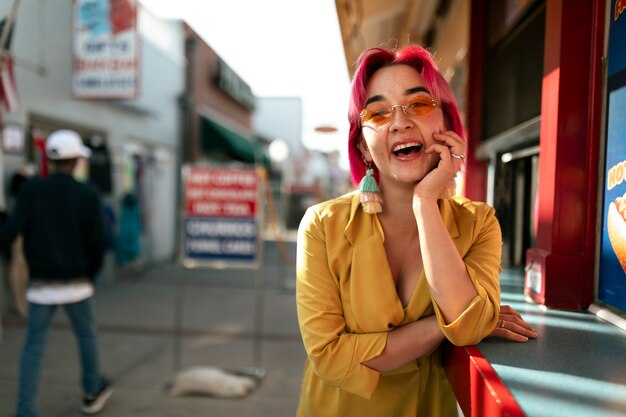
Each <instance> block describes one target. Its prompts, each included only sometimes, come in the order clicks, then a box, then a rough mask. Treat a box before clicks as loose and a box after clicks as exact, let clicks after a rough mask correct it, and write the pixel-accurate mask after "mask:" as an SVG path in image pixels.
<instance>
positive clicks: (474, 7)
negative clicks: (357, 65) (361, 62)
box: [336, 0, 626, 312]
mask: <svg viewBox="0 0 626 417" xmlns="http://www.w3.org/2000/svg"><path fill="white" fill-rule="evenodd" d="M622 3H623V2H620V1H615V0H607V1H604V0H599V1H565V0H519V1H512V2H511V1H506V2H502V1H496V0H472V1H464V0H438V1H426V0H421V1H420V0H394V1H383V0H381V1H361V0H336V6H337V13H338V19H339V22H340V27H341V33H342V37H343V43H344V50H345V54H346V64H347V67H348V68H352V65H353V63H354V61H355V60H356V58H357V56H358V53H359V52H360V51H362V50H363V49H364V48H365V47H371V46H377V45H386V46H391V47H393V46H402V45H405V44H407V43H408V42H417V43H421V44H423V45H425V46H427V47H429V48H431V49H432V50H433V52H435V57H436V59H437V60H438V64H439V65H440V69H441V70H442V72H443V73H444V75H445V76H446V77H447V79H448V80H449V81H450V83H451V84H452V86H453V89H454V90H455V93H456V95H457V100H458V101H459V104H460V107H461V109H462V111H463V115H464V121H465V126H466V128H467V136H468V143H469V152H468V159H467V172H466V176H465V178H464V181H463V184H464V190H463V194H464V195H466V196H468V197H469V198H472V199H476V200H483V201H487V202H488V203H490V204H492V205H493V206H494V207H495V208H496V210H497V216H498V218H499V220H500V223H501V226H502V232H503V239H504V248H503V263H504V265H505V266H510V267H518V268H525V269H526V270H527V272H526V296H527V297H529V298H532V299H533V300H535V301H536V302H538V303H541V304H544V305H546V306H549V307H555V308H563V309H573V310H580V309H583V308H586V307H587V306H589V305H590V304H591V303H592V302H596V303H599V304H602V305H605V304H606V305H607V306H608V307H609V308H611V309H616V311H618V312H619V311H622V312H623V311H624V306H623V305H622V306H620V305H618V303H615V302H614V301H613V302H610V301H609V300H608V299H607V294H613V296H612V297H611V299H613V300H615V299H617V298H616V297H618V296H619V297H621V299H625V298H626V284H625V283H626V273H624V272H623V270H621V269H620V268H613V267H610V271H611V273H610V274H611V276H612V277H615V276H616V274H617V275H620V276H619V277H618V279H612V280H611V279H610V278H609V279H608V282H610V284H608V285H609V286H610V289H609V290H608V292H607V291H605V292H604V293H603V290H602V288H603V285H602V279H599V274H600V275H601V274H602V271H608V270H609V269H607V267H606V266H605V267H603V265H605V264H606V262H610V263H611V264H616V265H618V267H619V262H618V259H617V255H616V253H613V252H616V251H614V250H612V249H611V248H615V245H613V246H611V245H609V244H608V243H607V242H608V240H609V232H608V231H607V226H606V225H605V223H606V222H605V220H604V219H605V218H606V217H607V216H608V215H609V206H610V205H609V204H606V208H605V209H603V208H602V205H601V203H600V201H601V200H602V199H603V198H604V195H605V190H604V189H606V188H607V187H605V186H604V185H605V182H606V181H607V178H608V177H609V170H610V169H611V168H612V167H613V168H615V169H614V170H613V174H614V176H615V175H617V174H618V173H617V170H618V168H616V167H618V165H619V166H622V165H620V163H621V162H620V161H622V160H624V159H626V157H625V155H623V152H621V151H620V150H619V149H618V148H615V147H613V148H610V147H609V148H610V149H609V148H606V152H610V153H615V152H617V153H618V154H619V155H621V156H618V155H611V157H612V158H611V161H612V162H610V161H608V158H609V155H608V154H606V156H605V146H606V141H607V138H606V136H607V133H606V132H607V126H606V124H605V120H606V115H607V114H606V112H605V111H606V108H607V107H608V108H609V109H611V111H612V112H613V115H614V116H613V117H614V119H612V120H618V119H617V117H618V116H615V115H616V114H617V113H618V112H620V109H623V106H622V107H620V106H621V104H619V100H618V99H619V94H618V93H616V91H618V90H619V88H621V86H622V85H623V82H621V81H620V80H622V81H623V79H624V75H623V73H624V68H621V67H619V65H617V66H616V64H615V61H616V60H619V59H620V58H617V57H620V56H621V57H623V56H626V54H625V53H624V46H623V42H618V41H616V39H617V38H619V37H620V36H621V39H623V33H624V32H623V27H624V26H625V24H624V23H623V20H624V19H625V18H624V17H623V16H624V15H626V14H623V13H622V11H623V9H624V6H623V5H622ZM609 45H611V47H612V48H613V53H612V54H611V53H608V54H607V52H606V51H607V50H609V49H610V48H609ZM611 61H613V62H611ZM607 65H608V68H613V69H614V71H613V73H612V74H608V75H607V72H606V71H607ZM612 65H613V67H612ZM620 77H621V78H620ZM605 90H608V93H609V94H613V96H611V97H612V100H613V101H611V100H609V96H607V95H606V94H605ZM612 92H613V93H612ZM611 106H613V107H611ZM609 116H610V115H609ZM621 117H622V118H623V112H622V113H621ZM609 125H610V126H609V130H610V129H611V128H613V137H614V138H616V137H620V135H621V138H622V141H623V137H624V136H623V134H624V133H623V132H624V131H623V129H622V127H621V126H622V125H621V124H619V123H617V122H615V123H613V125H611V124H610V121H609ZM620 129H621V130H620ZM615 142H616V139H614V143H615ZM609 145H610V144H609ZM620 152H621V153H620ZM620 158H621V159H620ZM605 159H606V161H607V163H608V164H605ZM611 164H612V165H611ZM605 165H606V166H605ZM604 168H606V169H604ZM618 176H619V175H618ZM620 184H621V182H620ZM617 188H619V187H617ZM606 191H608V190H606ZM623 191H624V190H622V191H619V190H618V189H616V190H613V191H611V193H612V195H613V194H614V195H613V197H612V198H613V199H614V200H616V199H617V197H618V194H619V193H620V192H621V193H622V194H623ZM620 196H621V194H620ZM607 201H608V200H607ZM616 201H617V200H616ZM614 217H615V216H614ZM618 245H619V244H618ZM606 248H608V249H606ZM605 249H606V250H605ZM607 252H608V253H607ZM599 271H600V273H599ZM615 271H617V272H615ZM622 274H623V275H622ZM604 280H605V281H607V279H606V278H604ZM617 282H619V283H620V284H619V285H618V284H617ZM597 286H599V289H597V290H596V289H595V288H596V287H597ZM618 293H619V294H618ZM603 294H604V295H603ZM606 301H609V302H608V303H605V302H606ZM614 311H615V310H614Z"/></svg>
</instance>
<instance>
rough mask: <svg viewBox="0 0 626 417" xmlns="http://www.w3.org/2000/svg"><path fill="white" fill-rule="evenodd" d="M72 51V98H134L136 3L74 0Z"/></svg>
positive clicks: (136, 86) (136, 87) (130, 0)
mask: <svg viewBox="0 0 626 417" xmlns="http://www.w3.org/2000/svg"><path fill="white" fill-rule="evenodd" d="M73 52H74V76H73V80H72V84H73V87H72V89H73V92H74V96H75V97H77V98H106V99H133V98H136V97H137V94H138V91H139V75H138V74H139V53H140V45H139V40H138V35H137V0H74V42H73Z"/></svg>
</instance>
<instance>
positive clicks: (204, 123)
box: [200, 116, 270, 167]
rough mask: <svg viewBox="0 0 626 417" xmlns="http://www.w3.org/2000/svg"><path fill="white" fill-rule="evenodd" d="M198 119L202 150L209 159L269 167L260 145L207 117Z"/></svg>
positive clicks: (264, 151) (267, 157)
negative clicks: (199, 121)
mask: <svg viewBox="0 0 626 417" xmlns="http://www.w3.org/2000/svg"><path fill="white" fill-rule="evenodd" d="M200 117H201V132H202V150H203V151H204V153H205V155H207V156H208V157H209V159H213V160H218V161H228V160H236V161H241V162H245V163H249V164H262V165H264V166H266V167H269V166H270V158H269V155H268V153H267V150H266V149H265V148H264V147H263V146H262V145H261V143H259V142H258V141H256V140H255V139H253V138H251V137H245V136H242V135H241V134H239V133H237V132H235V131H233V130H231V129H229V128H227V127H226V126H224V125H222V124H220V123H218V122H216V121H215V120H211V119H209V118H208V117H205V116H200Z"/></svg>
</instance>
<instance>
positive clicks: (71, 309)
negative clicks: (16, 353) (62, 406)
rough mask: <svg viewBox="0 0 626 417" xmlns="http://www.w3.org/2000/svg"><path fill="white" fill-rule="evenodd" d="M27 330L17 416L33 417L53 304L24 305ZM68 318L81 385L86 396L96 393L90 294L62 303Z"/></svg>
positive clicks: (98, 380)
mask: <svg viewBox="0 0 626 417" xmlns="http://www.w3.org/2000/svg"><path fill="white" fill-rule="evenodd" d="M28 306H29V309H28V330H27V333H26V341H25V343H24V349H23V351H22V361H21V364H20V386H19V393H18V400H17V417H35V416H37V415H38V411H37V404H36V402H37V401H36V400H37V388H38V385H39V376H40V374H41V362H42V359H43V352H44V347H45V344H46V338H47V336H48V328H49V327H50V322H51V321H52V317H53V316H54V313H55V311H56V308H57V307H58V306H57V305H43V304H34V303H29V304H28ZM62 307H63V308H64V309H65V313H66V314H67V316H68V317H69V319H70V322H71V324H72V330H73V331H74V335H75V336H76V341H77V343H78V350H79V352H80V365H81V370H82V378H81V385H82V388H83V392H84V393H85V394H87V395H94V394H97V393H98V391H99V390H100V388H101V385H102V378H101V376H100V372H99V370H98V347H97V333H96V326H95V321H94V315H93V304H92V297H90V298H87V299H86V300H83V301H79V302H77V303H72V304H62Z"/></svg>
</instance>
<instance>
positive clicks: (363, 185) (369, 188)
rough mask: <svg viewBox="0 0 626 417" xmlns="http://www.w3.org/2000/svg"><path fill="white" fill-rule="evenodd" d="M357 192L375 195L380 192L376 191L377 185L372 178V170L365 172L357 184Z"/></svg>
mask: <svg viewBox="0 0 626 417" xmlns="http://www.w3.org/2000/svg"><path fill="white" fill-rule="evenodd" d="M359 191H361V192H362V193H377V192H379V191H380V190H379V189H378V184H376V179H375V178H374V170H373V169H372V168H369V169H367V170H366V171H365V176H364V177H363V179H362V180H361V182H360V183H359Z"/></svg>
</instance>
